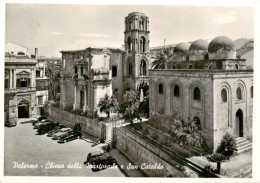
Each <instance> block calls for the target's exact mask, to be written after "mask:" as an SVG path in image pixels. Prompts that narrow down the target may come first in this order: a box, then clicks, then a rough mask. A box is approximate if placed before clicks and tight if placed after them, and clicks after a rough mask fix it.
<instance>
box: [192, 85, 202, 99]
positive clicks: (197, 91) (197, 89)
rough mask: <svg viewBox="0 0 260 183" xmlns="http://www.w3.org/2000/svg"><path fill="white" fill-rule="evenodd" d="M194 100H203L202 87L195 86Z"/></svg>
mask: <svg viewBox="0 0 260 183" xmlns="http://www.w3.org/2000/svg"><path fill="white" fill-rule="evenodd" d="M193 100H198V101H200V100H201V96H200V89H199V88H198V87H195V88H194V89H193Z"/></svg>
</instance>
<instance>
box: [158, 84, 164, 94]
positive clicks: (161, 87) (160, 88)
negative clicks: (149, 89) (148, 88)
mask: <svg viewBox="0 0 260 183" xmlns="http://www.w3.org/2000/svg"><path fill="white" fill-rule="evenodd" d="M158 92H159V94H163V92H164V91H163V84H162V83H160V84H159V85H158Z"/></svg>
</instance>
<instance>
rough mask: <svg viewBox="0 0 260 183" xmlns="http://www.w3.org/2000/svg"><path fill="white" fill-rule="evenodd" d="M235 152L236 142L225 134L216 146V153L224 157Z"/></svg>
mask: <svg viewBox="0 0 260 183" xmlns="http://www.w3.org/2000/svg"><path fill="white" fill-rule="evenodd" d="M234 150H236V141H235V139H234V137H233V136H232V135H230V134H229V133H226V134H225V135H224V136H223V138H222V140H221V142H220V145H219V146H218V148H217V150H216V152H217V153H221V154H223V155H225V156H232V155H233V153H234Z"/></svg>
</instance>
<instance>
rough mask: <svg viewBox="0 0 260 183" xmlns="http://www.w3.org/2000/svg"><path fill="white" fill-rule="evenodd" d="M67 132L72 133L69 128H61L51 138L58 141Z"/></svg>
mask: <svg viewBox="0 0 260 183" xmlns="http://www.w3.org/2000/svg"><path fill="white" fill-rule="evenodd" d="M68 132H72V129H71V128H62V129H60V131H59V132H57V133H55V134H54V135H53V137H52V139H53V140H59V139H60V137H61V136H63V135H66V134H67V133H68Z"/></svg>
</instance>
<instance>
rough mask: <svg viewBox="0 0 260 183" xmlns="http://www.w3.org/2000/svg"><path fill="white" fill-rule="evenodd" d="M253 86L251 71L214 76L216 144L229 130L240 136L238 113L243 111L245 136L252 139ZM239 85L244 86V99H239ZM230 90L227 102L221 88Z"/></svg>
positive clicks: (235, 135) (232, 133)
mask: <svg viewBox="0 0 260 183" xmlns="http://www.w3.org/2000/svg"><path fill="white" fill-rule="evenodd" d="M251 86H253V74H252V73H250V72H243V71H241V72H240V73H231V74H222V75H215V76H214V119H215V120H214V144H215V147H214V148H216V147H217V145H218V144H219V142H220V141H221V139H222V137H223V135H224V134H225V133H226V132H228V133H230V134H231V135H233V136H234V137H235V138H236V137H239V122H238V121H237V119H236V113H237V111H238V110H239V109H241V110H242V111H243V136H244V137H245V138H247V139H249V140H251V139H252V123H253V121H252V117H253V111H252V109H253V98H252V97H251V93H250V88H251ZM237 87H241V88H242V100H238V99H237V94H236V90H237ZM223 88H225V89H226V90H227V92H228V95H227V102H223V101H222V98H221V90H222V89H223Z"/></svg>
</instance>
